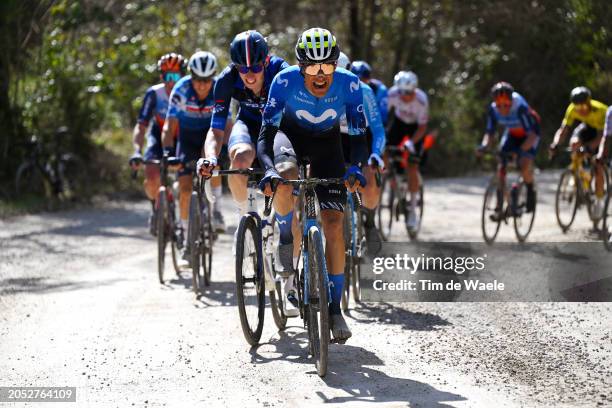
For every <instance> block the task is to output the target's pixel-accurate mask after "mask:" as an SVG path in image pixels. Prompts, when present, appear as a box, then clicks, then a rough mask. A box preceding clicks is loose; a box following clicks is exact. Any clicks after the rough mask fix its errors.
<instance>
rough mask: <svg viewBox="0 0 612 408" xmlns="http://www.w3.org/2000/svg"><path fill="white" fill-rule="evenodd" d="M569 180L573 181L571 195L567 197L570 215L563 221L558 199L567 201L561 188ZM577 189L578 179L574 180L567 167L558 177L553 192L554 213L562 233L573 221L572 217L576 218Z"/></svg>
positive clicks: (574, 177)
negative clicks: (567, 219) (555, 189)
mask: <svg viewBox="0 0 612 408" xmlns="http://www.w3.org/2000/svg"><path fill="white" fill-rule="evenodd" d="M570 181H571V182H573V188H572V190H573V197H571V198H569V201H570V205H571V210H570V217H569V221H567V222H565V220H562V219H561V218H562V216H561V214H560V212H561V209H560V200H561V199H563V200H565V201H568V200H566V197H564V194H565V192H564V191H562V189H563V188H564V186H565V185H566V184H565V183H569V182H570ZM578 189H579V187H578V180H576V176H575V175H574V173H573V172H572V171H571V170H569V169H567V170H564V171H563V173H561V177H560V178H559V184H558V185H557V192H556V193H555V215H556V216H557V223H558V224H559V227H561V231H563V233H566V232H567V231H568V230H569V229H570V227H571V226H572V223H573V222H574V219H575V218H576V211H577V210H578V200H579V191H578Z"/></svg>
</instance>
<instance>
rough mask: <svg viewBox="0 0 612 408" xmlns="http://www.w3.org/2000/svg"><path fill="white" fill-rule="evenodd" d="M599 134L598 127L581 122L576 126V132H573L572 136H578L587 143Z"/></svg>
mask: <svg viewBox="0 0 612 408" xmlns="http://www.w3.org/2000/svg"><path fill="white" fill-rule="evenodd" d="M598 135H599V133H598V131H597V129H595V128H594V127H591V126H589V125H587V124H586V123H581V124H579V125H578V126H576V129H574V132H573V133H572V138H573V139H574V138H577V139H578V140H580V142H581V143H583V144H587V143H590V142H592V141H593V140H595V139H596V138H597V136H598Z"/></svg>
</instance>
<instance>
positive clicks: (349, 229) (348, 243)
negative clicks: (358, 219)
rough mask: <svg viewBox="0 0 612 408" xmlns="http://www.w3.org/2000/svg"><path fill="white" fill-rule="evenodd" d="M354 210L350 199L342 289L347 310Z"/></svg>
mask: <svg viewBox="0 0 612 408" xmlns="http://www.w3.org/2000/svg"><path fill="white" fill-rule="evenodd" d="M353 214H354V213H353V211H352V209H351V208H350V207H349V201H348V200H347V203H346V205H345V207H344V222H343V226H344V288H343V290H342V301H341V306H342V310H343V311H346V310H348V307H349V302H350V297H351V287H350V282H351V274H352V270H353V247H354V245H353V237H354V233H353Z"/></svg>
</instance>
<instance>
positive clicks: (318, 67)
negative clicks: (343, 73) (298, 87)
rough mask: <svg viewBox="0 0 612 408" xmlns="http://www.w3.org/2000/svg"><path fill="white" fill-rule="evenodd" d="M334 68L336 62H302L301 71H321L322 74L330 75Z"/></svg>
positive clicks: (309, 73)
mask: <svg viewBox="0 0 612 408" xmlns="http://www.w3.org/2000/svg"><path fill="white" fill-rule="evenodd" d="M335 70H336V64H331V63H328V64H307V65H306V64H304V65H302V71H303V72H304V73H305V74H306V75H319V73H320V72H323V75H331V74H333V73H334V71H335Z"/></svg>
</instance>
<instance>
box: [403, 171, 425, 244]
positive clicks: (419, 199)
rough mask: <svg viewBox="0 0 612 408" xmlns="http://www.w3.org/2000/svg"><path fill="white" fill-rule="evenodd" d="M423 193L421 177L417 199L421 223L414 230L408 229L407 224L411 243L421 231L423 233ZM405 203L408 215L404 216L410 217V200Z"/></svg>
mask: <svg viewBox="0 0 612 408" xmlns="http://www.w3.org/2000/svg"><path fill="white" fill-rule="evenodd" d="M423 192H424V189H423V180H422V179H421V177H420V176H419V191H418V194H419V195H418V197H417V211H418V217H419V222H418V224H417V227H416V228H415V229H413V230H411V229H410V228H408V225H407V224H406V231H407V232H408V236H409V237H410V240H411V241H415V240H416V239H417V238H418V236H419V231H421V222H422V221H423V208H424V201H425V199H424V197H423ZM405 202H406V213H405V215H404V216H405V217H408V212H410V209H409V207H408V200H406V201H405ZM406 219H407V218H406Z"/></svg>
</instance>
